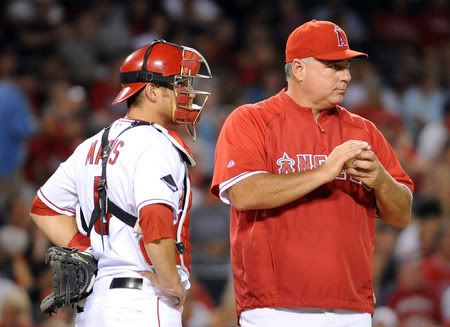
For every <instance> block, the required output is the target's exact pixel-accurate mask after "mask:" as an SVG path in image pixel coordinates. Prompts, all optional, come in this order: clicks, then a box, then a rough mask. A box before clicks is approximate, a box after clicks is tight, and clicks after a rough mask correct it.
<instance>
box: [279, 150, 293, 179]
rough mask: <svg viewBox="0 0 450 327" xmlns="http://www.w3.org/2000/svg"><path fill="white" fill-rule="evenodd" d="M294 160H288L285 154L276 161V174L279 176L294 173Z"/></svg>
mask: <svg viewBox="0 0 450 327" xmlns="http://www.w3.org/2000/svg"><path fill="white" fill-rule="evenodd" d="M294 163H295V161H294V159H292V158H289V156H288V154H287V153H286V152H285V153H284V154H283V156H282V157H281V158H279V159H278V160H277V165H278V166H279V168H278V173H279V174H289V173H294V172H295V169H294Z"/></svg>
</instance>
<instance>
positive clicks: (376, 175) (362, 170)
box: [345, 150, 388, 189]
mask: <svg viewBox="0 0 450 327" xmlns="http://www.w3.org/2000/svg"><path fill="white" fill-rule="evenodd" d="M345 170H346V172H347V173H348V174H350V175H352V176H353V177H354V178H356V179H357V180H360V181H361V182H363V183H364V184H365V185H366V186H368V187H370V188H373V189H377V188H378V187H380V186H381V185H383V184H384V182H385V181H386V179H387V178H388V176H387V174H388V173H387V172H386V170H385V169H384V167H383V165H382V164H381V163H380V161H379V160H378V158H377V156H376V154H375V153H374V152H373V151H371V150H364V151H362V152H361V153H360V154H358V155H357V156H356V157H355V158H354V159H353V161H352V164H351V167H346V169H345Z"/></svg>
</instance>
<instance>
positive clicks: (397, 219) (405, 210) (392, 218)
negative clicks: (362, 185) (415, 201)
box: [375, 174, 412, 227]
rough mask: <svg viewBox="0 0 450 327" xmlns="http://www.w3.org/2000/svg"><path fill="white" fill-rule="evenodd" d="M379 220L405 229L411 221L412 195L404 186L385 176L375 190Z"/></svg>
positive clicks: (387, 175) (389, 176)
mask: <svg viewBox="0 0 450 327" xmlns="http://www.w3.org/2000/svg"><path fill="white" fill-rule="evenodd" d="M375 196H376V199H377V207H378V212H379V215H380V218H381V219H383V220H384V221H386V222H387V223H388V224H390V225H393V226H396V227H405V226H406V225H408V223H409V221H410V219H411V205H412V195H411V192H410V191H409V189H407V188H406V186H404V185H401V184H400V183H398V182H397V181H396V180H394V179H393V178H392V176H391V175H389V174H386V180H385V182H384V183H382V184H381V185H380V187H378V188H377V189H375Z"/></svg>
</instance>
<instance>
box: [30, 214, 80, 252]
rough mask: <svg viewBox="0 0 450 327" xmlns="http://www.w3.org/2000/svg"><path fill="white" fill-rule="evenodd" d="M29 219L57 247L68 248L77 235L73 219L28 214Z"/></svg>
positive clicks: (60, 216) (69, 217) (61, 216)
mask: <svg viewBox="0 0 450 327" xmlns="http://www.w3.org/2000/svg"><path fill="white" fill-rule="evenodd" d="M30 217H31V219H32V220H33V221H34V223H35V224H36V226H37V227H38V228H39V229H40V230H41V231H42V232H43V233H44V234H45V236H46V237H47V238H48V239H49V240H50V242H52V243H53V244H55V245H57V246H68V245H69V242H70V241H71V240H72V238H73V237H74V236H75V234H77V233H78V228H77V223H76V221H75V217H71V216H65V215H55V216H43V215H37V214H34V213H32V212H30Z"/></svg>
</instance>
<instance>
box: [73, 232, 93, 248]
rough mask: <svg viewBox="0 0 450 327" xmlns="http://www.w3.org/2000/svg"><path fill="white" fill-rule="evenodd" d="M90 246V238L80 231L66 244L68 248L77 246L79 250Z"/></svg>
mask: <svg viewBox="0 0 450 327" xmlns="http://www.w3.org/2000/svg"><path fill="white" fill-rule="evenodd" d="M90 246H91V239H90V238H89V237H88V236H84V235H83V234H81V233H80V232H77V233H76V234H75V235H74V236H73V237H72V239H71V240H70V242H69V244H68V245H67V247H68V248H77V249H78V250H79V251H85V250H86V249H87V248H88V247H90Z"/></svg>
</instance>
